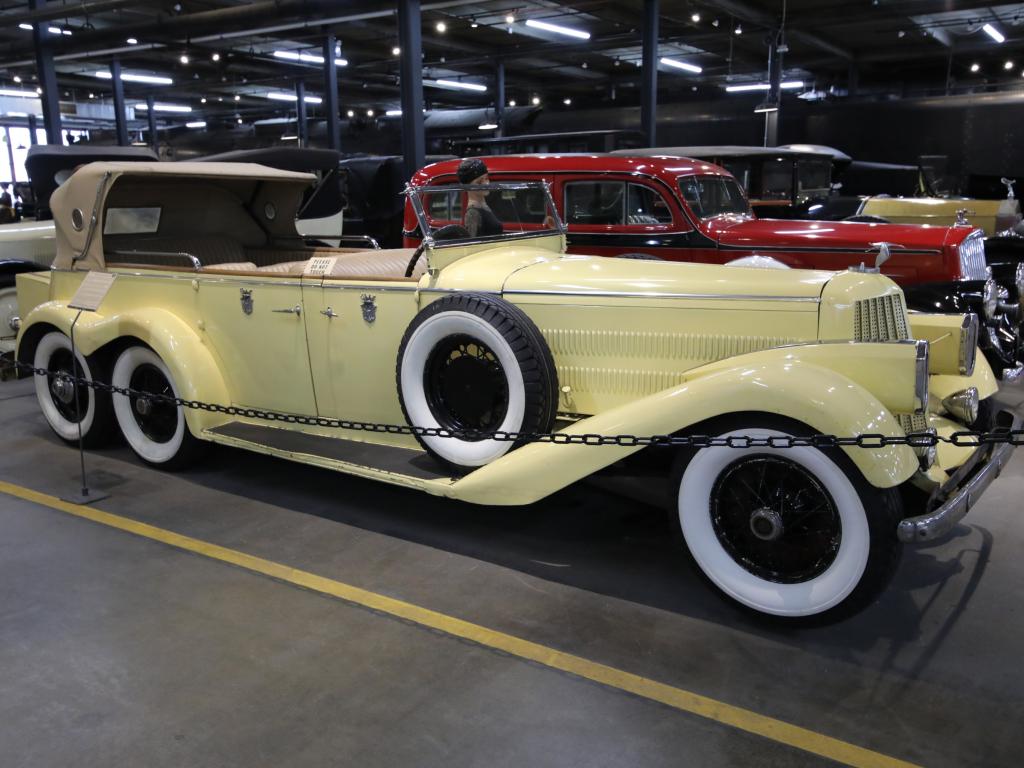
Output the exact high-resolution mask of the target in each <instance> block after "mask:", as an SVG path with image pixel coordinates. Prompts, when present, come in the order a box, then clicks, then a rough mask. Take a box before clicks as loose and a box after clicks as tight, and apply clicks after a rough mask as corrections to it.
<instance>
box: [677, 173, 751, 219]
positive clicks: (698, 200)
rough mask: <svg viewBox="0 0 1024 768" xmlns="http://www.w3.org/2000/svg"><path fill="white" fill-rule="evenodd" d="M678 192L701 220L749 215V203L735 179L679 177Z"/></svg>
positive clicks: (724, 177) (722, 177)
mask: <svg viewBox="0 0 1024 768" xmlns="http://www.w3.org/2000/svg"><path fill="white" fill-rule="evenodd" d="M678 181H679V190H680V191H681V192H682V193H683V199H684V200H686V204H687V205H689V206H690V210H692V211H693V212H694V214H695V215H697V216H698V217H699V218H701V219H710V218H712V217H714V216H721V215H722V214H726V213H734V214H735V213H738V214H744V215H750V203H748V202H747V198H746V197H745V196H744V194H743V190H741V189H740V186H739V184H737V183H736V180H735V179H730V178H728V177H726V176H680V177H679V180H678Z"/></svg>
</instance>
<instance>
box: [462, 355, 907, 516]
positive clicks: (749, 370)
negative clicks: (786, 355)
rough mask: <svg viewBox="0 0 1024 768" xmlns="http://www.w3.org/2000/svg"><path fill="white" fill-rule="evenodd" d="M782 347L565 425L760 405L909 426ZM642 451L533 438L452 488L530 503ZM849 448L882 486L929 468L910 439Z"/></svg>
mask: <svg viewBox="0 0 1024 768" xmlns="http://www.w3.org/2000/svg"><path fill="white" fill-rule="evenodd" d="M771 352H774V353H775V354H774V355H773V354H770V353H771ZM783 352H784V351H783V350H769V351H766V352H760V353H755V354H753V355H744V356H743V357H742V358H735V359H734V360H733V361H732V362H733V365H731V366H728V367H726V366H723V364H722V363H717V364H714V365H713V366H706V367H705V368H712V369H713V370H710V371H707V370H705V369H696V370H695V371H692V372H691V373H690V374H688V375H687V380H686V381H684V382H683V383H682V384H680V385H678V386H675V387H670V388H669V389H666V390H663V391H661V392H658V393H655V394H653V395H650V396H648V397H645V398H642V399H640V400H635V401H633V402H630V403H626V404H625V405H621V406H619V407H617V408H613V409H611V410H608V411H605V412H603V413H600V414H597V415H596V416H592V417H590V418H587V419H583V420H581V421H578V422H576V423H574V424H573V425H571V426H570V427H568V428H566V429H565V430H564V432H566V433H568V434H597V435H623V434H625V435H644V436H646V435H661V434H672V433H676V432H680V431H685V430H687V428H689V427H691V426H693V425H695V424H700V423H701V422H705V421H707V420H708V419H712V418H715V417H718V416H724V415H728V414H734V413H752V412H758V413H765V414H773V415H778V416H783V417H786V418H789V419H793V420H795V421H799V422H801V423H803V424H806V425H807V426H808V427H810V429H812V430H814V431H815V432H818V433H822V434H831V435H839V436H851V435H860V434H883V435H901V434H903V431H902V429H901V428H900V425H899V423H898V422H897V421H896V419H895V418H894V417H893V415H892V414H891V413H890V412H889V411H888V410H887V409H886V408H885V406H883V405H882V404H881V403H880V402H879V400H878V399H877V398H876V397H875V396H874V395H872V394H871V393H870V392H869V391H868V390H866V389H865V388H864V387H863V386H860V385H858V384H857V383H855V382H854V381H852V380H851V379H849V378H847V377H845V376H842V375H840V374H838V373H836V372H834V371H831V370H828V369H826V368H823V367H820V366H818V365H813V364H808V363H806V362H802V363H801V364H800V365H785V364H782V365H780V364H779V360H778V359H777V358H778V357H780V356H781V355H782V353H783ZM752 421H753V419H752ZM751 426H754V424H752V425H751ZM639 450H640V447H636V446H619V445H614V446H589V445H578V444H567V445H558V444H551V443H531V444H529V445H526V446H524V447H522V448H519V449H518V450H515V451H512V452H510V453H508V454H507V455H505V456H503V457H502V458H500V459H498V460H497V461H494V462H492V463H491V464H488V465H487V466H484V467H481V468H480V469H478V470H476V471H474V472H472V473H471V474H469V475H467V476H465V477H463V478H461V479H459V480H457V481H455V482H454V483H452V484H451V485H449V486H446V487H445V489H444V491H443V492H444V494H445V495H447V496H451V497H453V498H458V499H464V500H466V501H471V502H474V503H479V504H529V503H532V502H534V501H537V500H538V499H542V498H544V497H545V496H547V495H549V494H551V493H554V492H555V491H557V490H559V489H561V488H564V487H566V486H568V485H570V484H571V483H573V482H575V481H576V480H580V479H582V478H584V477H587V476H589V475H591V474H593V473H594V472H597V471H598V470H600V469H603V468H604V467H607V466H609V465H610V464H613V463H614V462H616V461H618V460H620V459H623V458H625V457H627V456H629V455H631V454H633V453H636V452H637V451H639ZM655 450H671V449H669V448H664V449H661V448H659V449H655ZM843 450H844V451H846V453H847V455H848V456H849V457H850V459H851V460H852V461H853V463H854V465H855V466H856V467H857V469H858V470H859V471H860V472H861V473H862V474H863V475H864V477H865V478H866V479H867V481H868V482H869V483H871V484H872V485H874V486H876V487H878V488H891V487H894V486H897V485H900V484H901V483H903V482H905V481H906V480H907V479H909V478H910V477H911V476H912V475H913V474H914V473H915V472H916V471H917V470H918V468H919V466H920V465H919V462H918V460H917V457H916V456H915V455H914V452H913V450H912V449H911V448H909V447H907V446H902V445H901V446H895V445H894V446H887V447H884V448H860V447H848V448H844V449H843Z"/></svg>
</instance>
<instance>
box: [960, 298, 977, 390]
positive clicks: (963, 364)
mask: <svg viewBox="0 0 1024 768" xmlns="http://www.w3.org/2000/svg"><path fill="white" fill-rule="evenodd" d="M980 325H981V324H980V323H979V322H978V316H977V315H976V314H974V313H973V312H970V313H968V314H966V315H964V321H963V322H962V323H961V324H960V375H961V376H973V375H974V362H975V360H976V359H977V357H978V333H979V331H980Z"/></svg>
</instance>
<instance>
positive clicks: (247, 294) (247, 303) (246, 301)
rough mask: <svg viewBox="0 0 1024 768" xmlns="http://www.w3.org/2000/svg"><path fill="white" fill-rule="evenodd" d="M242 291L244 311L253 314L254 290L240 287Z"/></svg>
mask: <svg viewBox="0 0 1024 768" xmlns="http://www.w3.org/2000/svg"><path fill="white" fill-rule="evenodd" d="M238 290H239V291H240V292H241V294H242V295H241V302H242V311H243V312H245V314H247V315H251V314H252V291H251V290H247V289H245V288H239V289H238Z"/></svg>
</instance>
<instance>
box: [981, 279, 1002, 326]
mask: <svg viewBox="0 0 1024 768" xmlns="http://www.w3.org/2000/svg"><path fill="white" fill-rule="evenodd" d="M981 311H982V313H983V314H984V315H985V319H986V320H995V319H996V316H997V314H998V312H999V286H998V285H996V281H995V280H993V279H992V278H991V277H990V278H989V279H988V280H986V281H985V287H984V289H982V292H981Z"/></svg>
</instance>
